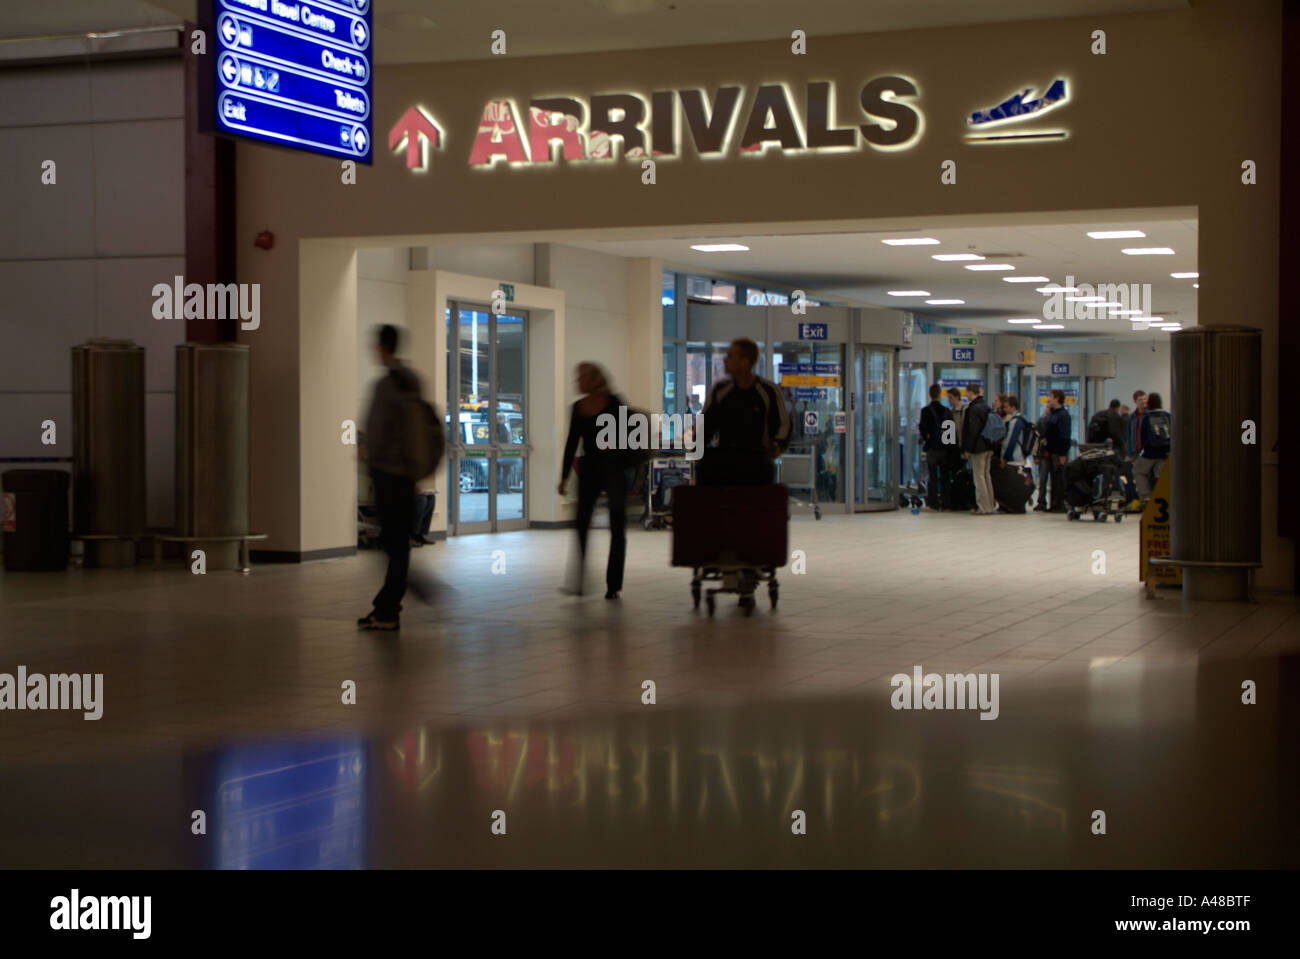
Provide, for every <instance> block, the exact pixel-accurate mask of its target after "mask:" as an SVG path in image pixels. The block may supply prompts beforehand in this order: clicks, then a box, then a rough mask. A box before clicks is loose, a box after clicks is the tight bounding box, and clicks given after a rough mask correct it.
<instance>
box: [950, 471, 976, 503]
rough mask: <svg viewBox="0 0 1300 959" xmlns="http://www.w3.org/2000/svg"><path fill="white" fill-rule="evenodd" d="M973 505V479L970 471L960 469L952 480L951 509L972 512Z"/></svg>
mask: <svg viewBox="0 0 1300 959" xmlns="http://www.w3.org/2000/svg"><path fill="white" fill-rule="evenodd" d="M975 504H976V500H975V477H974V475H973V474H972V473H971V471H970V470H968V469H960V470H958V471H957V473H956V475H954V476H953V478H952V504H951V505H952V508H953V509H957V510H972V509H974V508H975Z"/></svg>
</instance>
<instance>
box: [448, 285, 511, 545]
mask: <svg viewBox="0 0 1300 959" xmlns="http://www.w3.org/2000/svg"><path fill="white" fill-rule="evenodd" d="M527 325H528V324H527V316H526V315H525V314H523V313H513V314H504V315H501V316H496V315H494V314H493V313H492V312H491V311H490V310H488V309H487V308H486V307H477V306H469V305H465V304H459V303H453V304H451V305H450V306H449V307H448V309H447V347H448V350H447V354H448V355H447V410H448V426H449V429H448V434H447V489H448V493H449V498H450V507H449V509H448V511H447V516H448V529H447V532H448V535H452V536H455V535H459V534H461V533H480V532H482V533H486V532H496V531H498V530H509V529H523V528H524V527H526V526H527V525H528V511H527V506H526V503H527V489H526V484H527V476H528V450H529V447H528V442H527V439H528V436H527V431H526V428H525V424H526V421H527V418H526V405H525V404H526V397H527V395H528V390H527V382H526V376H525V371H526V369H527V335H528V334H527Z"/></svg>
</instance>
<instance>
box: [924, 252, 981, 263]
mask: <svg viewBox="0 0 1300 959" xmlns="http://www.w3.org/2000/svg"><path fill="white" fill-rule="evenodd" d="M930 259H932V260H943V261H945V262H948V263H956V262H958V261H960V260H982V259H984V257H982V256H980V255H979V254H978V253H935V254H933V255H931V257H930Z"/></svg>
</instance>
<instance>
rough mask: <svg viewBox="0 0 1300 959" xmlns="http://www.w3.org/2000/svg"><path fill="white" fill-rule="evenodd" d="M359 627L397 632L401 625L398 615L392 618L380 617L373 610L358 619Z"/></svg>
mask: <svg viewBox="0 0 1300 959" xmlns="http://www.w3.org/2000/svg"><path fill="white" fill-rule="evenodd" d="M357 628H358V629H373V630H380V631H382V632H396V631H397V629H399V628H400V627H399V624H398V620H397V617H396V616H394V617H393V618H392V619H380V618H379V617H377V616H376V615H375V614H374V613H373V612H371V613H368V614H367V615H365V616H362V617H361V618H360V619H358V620H357Z"/></svg>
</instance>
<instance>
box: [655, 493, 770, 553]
mask: <svg viewBox="0 0 1300 959" xmlns="http://www.w3.org/2000/svg"><path fill="white" fill-rule="evenodd" d="M788 497H789V494H788V492H787V490H786V488H785V487H784V486H780V485H773V486H679V487H677V488H676V489H675V490H673V565H674V566H690V567H694V568H698V567H701V566H712V565H717V564H724V563H725V564H742V565H748V566H756V567H759V566H761V567H769V566H770V567H772V568H774V569H779V568H780V567H782V566H784V565H785V564H786V563H787V562H788V561H789V558H790V554H789V540H788V524H789V502H788Z"/></svg>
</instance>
